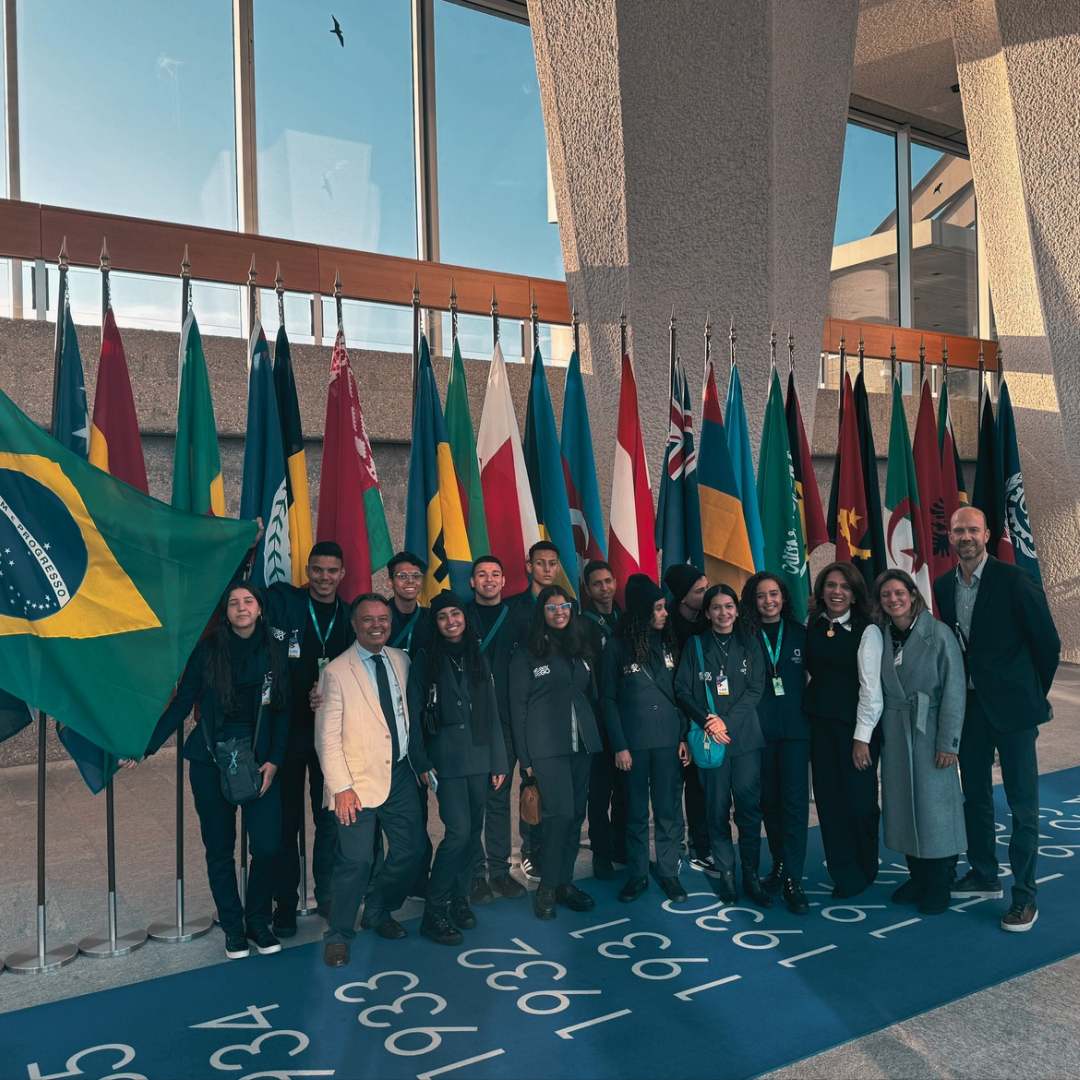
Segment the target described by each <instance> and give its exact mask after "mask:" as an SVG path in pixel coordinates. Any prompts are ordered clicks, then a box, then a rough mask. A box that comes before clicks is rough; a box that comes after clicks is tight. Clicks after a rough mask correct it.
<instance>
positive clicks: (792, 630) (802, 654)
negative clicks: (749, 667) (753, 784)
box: [691, 619, 810, 742]
mask: <svg viewBox="0 0 1080 1080" xmlns="http://www.w3.org/2000/svg"><path fill="white" fill-rule="evenodd" d="M782 625H783V627H784V638H783V641H781V643H780V663H779V664H778V666H777V671H778V674H779V675H780V678H781V679H783V680H784V693H783V696H782V697H777V696H776V695H775V694H774V693H773V681H772V674H773V672H772V661H771V660H770V659H769V651H768V649H767V647H766V645H765V642H764V641H760V642H759V644H760V646H761V659H762V663H763V664H764V665H765V692H764V693H763V694H762V696H761V701H759V702H758V707H757V714H758V722H759V723H760V724H761V734H762V735H763V736H764V738H765V739H766V740H767V741H768V742H776V741H777V740H778V739H809V738H810V718H809V717H808V716H807V715H806V713H805V712H803V690H805V689H806V667H805V659H806V627H805V626H802V625H801V624H799V623H797V622H793V621H792V620H791V619H785V620H784V622H783V624H782ZM702 644H704V640H703V641H702ZM691 648H693V646H691Z"/></svg>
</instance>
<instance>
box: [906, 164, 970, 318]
mask: <svg viewBox="0 0 1080 1080" xmlns="http://www.w3.org/2000/svg"><path fill="white" fill-rule="evenodd" d="M975 239H976V238H975V185H974V183H973V182H972V178H971V162H970V161H969V160H968V159H967V158H963V157H957V156H956V155H954V154H948V153H943V152H942V151H941V150H937V149H933V148H931V147H928V146H921V145H919V144H918V143H912V144H911V284H912V296H911V299H912V321H913V322H914V324H915V326H917V327H918V328H919V329H921V330H936V331H939V332H941V333H946V334H966V335H969V336H971V337H977V336H978V332H979V315H978V285H977V276H976V275H977V270H976V264H977V258H976V243H975Z"/></svg>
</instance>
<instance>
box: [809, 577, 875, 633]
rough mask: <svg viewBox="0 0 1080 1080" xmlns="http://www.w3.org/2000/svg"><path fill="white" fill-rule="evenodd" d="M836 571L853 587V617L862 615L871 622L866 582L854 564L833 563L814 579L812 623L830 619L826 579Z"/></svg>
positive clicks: (811, 601) (811, 603)
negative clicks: (827, 607) (826, 599)
mask: <svg viewBox="0 0 1080 1080" xmlns="http://www.w3.org/2000/svg"><path fill="white" fill-rule="evenodd" d="M834 571H839V572H840V573H841V574H843V575H844V577H845V579H846V580H847V583H848V584H849V585H850V586H851V611H852V614H853V615H860V616H862V618H863V619H864V620H866V621H867V622H869V621H870V596H869V594H868V593H867V591H866V581H865V580H864V579H863V576H862V574H861V573H860V572H859V571H858V570H857V569H856V568H855V564H854V563H849V562H831V563H829V565H828V566H826V567H825V568H824V569H823V570H822V571H821V572H820V573H819V574H818V576H817V577H816V578H815V579H814V595H813V596H812V597H811V598H810V620H809V621H810V622H814V621H815V620H816V619H820V618H822V616H824V617H826V618H827V617H828V615H827V613H826V611H825V579H826V578H827V577H828V576H829V575H830V574H831V573H833V572H834Z"/></svg>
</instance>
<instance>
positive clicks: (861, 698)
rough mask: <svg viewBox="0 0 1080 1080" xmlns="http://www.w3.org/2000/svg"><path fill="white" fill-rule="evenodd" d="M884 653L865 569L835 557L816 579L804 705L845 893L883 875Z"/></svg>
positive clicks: (830, 848) (827, 831)
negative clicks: (880, 848) (880, 781)
mask: <svg viewBox="0 0 1080 1080" xmlns="http://www.w3.org/2000/svg"><path fill="white" fill-rule="evenodd" d="M881 654H882V638H881V631H880V630H879V629H878V628H877V626H875V625H874V624H873V623H872V622H871V621H870V615H869V611H868V600H867V593H866V583H865V582H864V581H863V576H862V574H861V573H860V572H859V571H858V570H857V569H856V568H855V567H854V566H853V565H852V564H851V563H848V562H834V563H830V564H829V565H828V566H826V567H825V568H824V569H823V570H822V571H821V572H820V573H819V574H818V576H817V580H816V581H815V582H814V596H813V600H812V608H811V611H810V621H809V623H808V624H807V628H806V670H807V673H808V674H809V676H810V681H809V683H808V684H807V686H806V691H805V693H804V694H803V708H804V709H805V710H806V713H807V715H808V716H809V717H810V765H811V768H812V769H813V776H814V803H815V805H816V807H817V813H818V821H819V822H820V824H821V843H822V845H823V847H824V848H825V864H826V866H827V867H828V868H829V874H830V876H831V877H832V879H833V891H832V894H833V897H834V898H835V899H837V900H844V899H847V898H849V897H852V896H858V895H859V893H861V892H863V891H865V890H866V889H867V888H869V886H870V885H872V884H873V883H874V881H875V880H876V879H877V873H878V823H879V821H880V820H881V809H880V807H879V806H878V778H877V767H878V758H879V756H880V753H881V731H880V728H879V727H878V720H879V719H880V717H881V707H882V698H881Z"/></svg>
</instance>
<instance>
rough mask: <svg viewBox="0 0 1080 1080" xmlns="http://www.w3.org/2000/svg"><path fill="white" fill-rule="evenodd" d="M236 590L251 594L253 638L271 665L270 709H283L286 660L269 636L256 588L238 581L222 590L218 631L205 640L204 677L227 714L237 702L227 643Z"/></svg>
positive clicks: (260, 594) (261, 596)
mask: <svg viewBox="0 0 1080 1080" xmlns="http://www.w3.org/2000/svg"><path fill="white" fill-rule="evenodd" d="M239 589H243V590H244V591H245V592H249V593H251V595H252V596H253V597H255V600H256V602H257V603H258V605H259V618H258V620H257V621H256V623H255V631H254V633H253V634H252V637H254V638H255V639H256V641H257V642H258V647H259V648H261V649H262V651H263V652H264V653H265V654H266V656H267V658H268V660H269V663H270V678H271V680H272V686H273V690H272V696H271V699H270V704H271V706H272V707H273V708H277V709H280V708H283V707H284V706H285V705H287V704H288V693H287V691H286V686H287V685H288V679H286V677H285V674H286V669H285V657H284V656H282V654H281V647H280V646H279V645H278V643H277V642H276V641H275V640H274V637H273V635H272V634H271V633H270V624H269V623H268V622H267V621H266V593H264V592H263V591H262V589H260V588H259V587H258V586H257V585H251V584H249V583H248V582H246V581H241V582H237V583H236V584H233V585H230V586H229V588H228V589H227V590H226V591H225V595H224V596H223V597H222V598H221V602H220V603H219V604H218V618H217V628H216V629H215V630H214V632H213V633H212V634H211V635H210V637H208V638H207V639H206V667H205V668H204V673H203V678H204V679H205V680H206V682H207V684H208V685H209V686H210V688H211V689H212V690H213V691H214V694H215V695H216V696H217V699H218V701H219V702H220V703H221V707H222V709H223V710H224V711H226V712H228V711H229V709H231V708H232V707H233V706H234V705H235V703H236V702H235V700H234V698H235V694H236V686H235V683H234V680H233V665H232V660H231V659H230V656H229V641H230V639H231V638H233V637H234V636H235V635H234V634H233V629H232V626H231V625H230V623H229V598H230V597H231V596H232V594H233V593H234V592H236V591H237V590H239Z"/></svg>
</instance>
